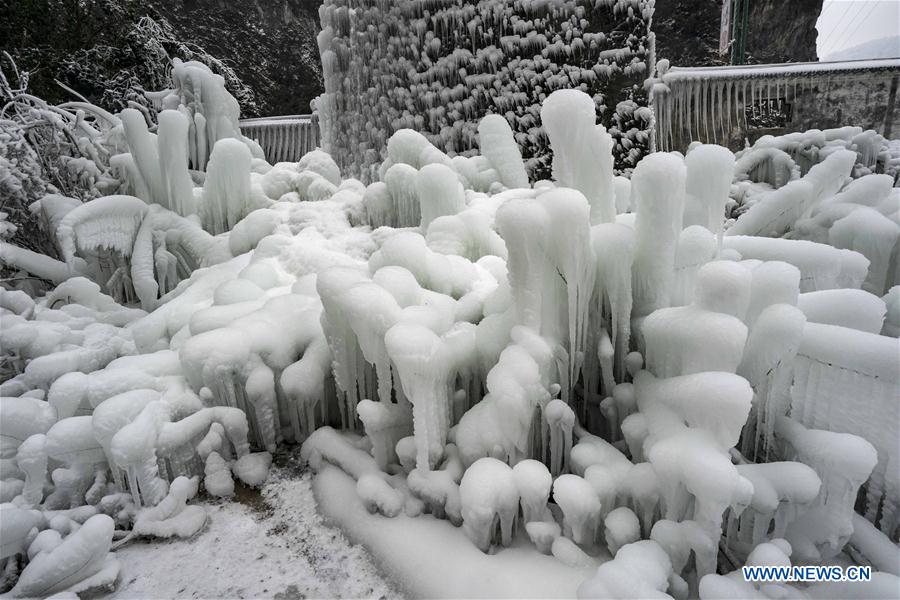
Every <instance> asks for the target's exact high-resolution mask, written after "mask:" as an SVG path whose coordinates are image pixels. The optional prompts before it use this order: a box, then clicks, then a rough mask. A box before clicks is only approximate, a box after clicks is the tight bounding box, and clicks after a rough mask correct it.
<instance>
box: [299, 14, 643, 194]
mask: <svg viewBox="0 0 900 600" xmlns="http://www.w3.org/2000/svg"><path fill="white" fill-rule="evenodd" d="M652 15H653V2H652V1H650V0H601V1H597V0H552V1H545V0H515V1H511V2H494V1H492V0H479V1H470V0H449V1H442V2H431V1H425V2H411V3H406V4H404V3H398V2H384V1H383V0H362V1H361V2H349V1H348V0H325V2H323V3H322V6H321V8H320V9H319V16H320V19H321V21H322V31H321V32H320V33H319V37H318V43H319V53H320V55H321V56H322V74H323V78H324V83H325V93H324V94H322V95H321V96H319V97H318V98H317V99H316V100H315V106H316V109H317V111H318V113H319V118H320V120H321V123H322V140H323V146H324V149H325V150H326V151H328V152H329V153H331V155H332V156H333V157H334V159H335V161H336V162H337V164H338V165H340V166H341V167H342V170H343V172H344V173H345V175H351V176H353V177H359V178H360V179H362V180H363V181H365V182H366V183H368V182H370V181H377V180H382V181H385V182H386V183H388V185H390V183H389V182H388V180H387V179H386V168H387V167H386V166H381V167H379V165H380V164H381V163H382V162H383V161H384V159H385V158H386V157H385V152H384V150H385V148H386V147H387V148H388V150H390V147H389V139H390V138H391V136H392V135H394V134H395V132H397V130H399V129H404V128H408V129H413V130H415V131H417V132H420V133H421V134H423V136H420V138H421V139H420V140H419V141H418V142H414V144H416V145H415V146H413V148H421V145H420V144H421V143H423V142H425V140H426V139H427V141H429V142H431V143H432V144H434V145H435V146H437V147H438V148H441V149H442V150H443V151H444V152H446V153H447V154H448V155H449V156H451V157H454V162H455V163H456V170H457V172H458V173H459V174H461V175H464V176H465V177H466V178H467V179H468V181H469V184H470V186H471V188H472V189H475V190H480V191H487V190H488V187H486V186H484V185H481V184H480V183H479V181H477V180H474V179H472V177H471V176H470V174H474V173H476V172H479V171H484V170H485V168H488V166H489V165H490V168H493V169H496V170H497V172H498V173H500V175H501V176H500V177H499V179H500V181H501V182H502V183H503V184H504V185H505V186H507V187H518V186H521V185H522V184H523V182H524V180H523V179H521V178H520V179H518V180H514V179H510V177H511V176H513V171H509V170H508V168H509V167H508V165H509V163H507V162H505V160H504V159H502V158H501V156H502V154H503V153H505V152H507V149H508V148H512V147H517V148H518V149H517V150H516V151H517V152H518V151H521V153H522V155H523V156H524V157H525V165H524V167H525V169H526V170H527V172H528V173H529V174H530V175H531V176H532V178H541V177H547V176H549V174H550V170H551V165H550V162H551V153H550V143H553V139H552V136H550V137H549V139H548V133H549V132H548V131H546V129H545V127H544V126H545V125H546V123H547V120H546V117H545V116H544V115H543V114H542V111H543V110H545V109H544V108H542V105H543V102H544V100H546V99H547V97H548V96H549V95H550V94H551V92H553V91H556V90H563V89H576V90H580V91H583V92H585V93H587V94H588V95H589V96H590V98H588V100H591V102H588V103H587V105H588V106H589V107H590V109H591V113H592V118H591V122H590V124H589V126H588V127H589V128H593V126H594V116H593V115H596V116H599V117H600V119H601V122H602V124H603V125H604V126H605V127H607V128H608V129H609V133H610V137H609V138H606V141H605V142H604V143H608V144H612V146H613V157H614V159H615V165H616V168H617V169H621V170H630V169H632V168H633V167H634V166H635V164H637V162H638V160H640V158H641V157H642V156H643V155H644V154H645V153H646V152H647V149H648V148H649V146H650V127H651V117H652V112H651V110H650V108H649V107H648V106H647V93H646V91H645V90H644V88H643V85H642V83H643V81H644V78H645V77H647V76H649V75H650V73H649V71H650V70H651V69H652V64H653V61H654V60H655V58H654V57H653V47H654V37H653V33H652V32H651V31H650V23H651V19H652ZM487 114H494V115H499V116H502V117H505V120H506V121H507V123H508V124H507V125H502V120H500V119H496V118H491V119H488V120H487V121H481V118H482V117H484V116H485V115H487ZM498 125H499V127H501V128H511V129H512V131H513V134H514V138H513V140H514V142H513V141H512V140H511V141H510V142H501V141H500V140H502V139H503V137H502V136H501V137H497V136H496V134H497V133H502V131H498V129H497V127H498ZM571 125H572V126H575V122H572V123H571ZM579 135H580V132H579ZM610 138H611V139H610ZM507 139H509V138H508V137H507ZM570 142H571V143H572V144H574V145H578V142H577V140H574V139H573V140H570ZM553 145H554V153H556V152H559V151H561V150H562V148H560V147H559V145H558V143H553ZM479 148H480V149H481V150H480V155H479V151H478V150H477V149H479ZM416 151H418V150H416ZM457 155H459V156H460V157H466V158H470V159H471V162H472V163H473V164H471V165H470V166H463V165H466V163H467V161H466V160H463V159H462V158H459V159H457V158H456V156H457ZM391 158H392V159H393V158H395V157H394V156H391ZM436 158H437V155H434V156H432V157H430V158H424V157H423V160H424V161H425V162H423V163H422V164H418V162H417V160H418V159H415V160H412V161H411V162H409V164H411V165H412V166H414V167H416V168H419V167H421V166H422V165H424V164H426V163H428V162H435V160H436ZM608 162H610V165H608V166H606V167H604V168H611V166H612V162H613V161H608ZM390 164H392V163H390V161H389V163H388V166H390ZM555 169H556V167H555V165H554V167H553V170H554V178H557V180H559V179H558V177H559V176H558V175H556V173H555ZM516 170H517V171H518V172H521V170H522V166H519V167H516V168H515V169H514V171H516ZM559 181H564V180H559ZM567 185H569V184H568V183H567ZM592 202H593V201H592Z"/></svg>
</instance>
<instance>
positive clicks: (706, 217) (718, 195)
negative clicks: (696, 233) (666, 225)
mask: <svg viewBox="0 0 900 600" xmlns="http://www.w3.org/2000/svg"><path fill="white" fill-rule="evenodd" d="M684 163H685V166H686V168H687V177H686V180H685V212H684V217H685V218H684V225H686V226H690V225H702V226H704V227H706V228H707V229H708V230H710V231H712V232H713V233H714V234H716V237H717V239H718V244H719V248H720V249H721V247H722V232H723V230H724V226H725V203H726V202H727V201H728V194H729V191H730V189H731V182H732V179H733V178H734V154H732V153H731V151H729V150H728V149H727V148H723V147H722V146H716V145H713V144H705V145H701V146H697V147H695V148H693V149H692V150H691V151H690V152H688V154H687V156H686V157H685V159H684Z"/></svg>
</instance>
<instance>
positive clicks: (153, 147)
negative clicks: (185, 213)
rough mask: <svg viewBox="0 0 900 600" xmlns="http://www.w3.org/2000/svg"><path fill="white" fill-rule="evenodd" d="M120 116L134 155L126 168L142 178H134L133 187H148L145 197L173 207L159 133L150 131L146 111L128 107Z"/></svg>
mask: <svg viewBox="0 0 900 600" xmlns="http://www.w3.org/2000/svg"><path fill="white" fill-rule="evenodd" d="M120 117H121V119H122V126H123V127H124V129H125V140H126V141H127V142H128V148H129V149H130V150H131V157H132V159H131V160H130V161H128V162H127V163H126V168H127V169H128V173H129V175H131V176H139V179H134V180H132V181H131V182H130V184H131V187H132V189H133V190H134V191H135V192H140V191H144V190H146V192H147V193H148V194H149V196H148V197H146V198H141V200H143V201H145V202H147V203H153V204H161V205H162V206H165V207H166V208H169V197H168V194H167V193H166V191H167V190H166V186H165V184H164V182H163V177H162V171H161V169H160V161H159V142H158V140H157V136H156V134H154V133H150V131H149V130H148V129H147V121H146V119H145V118H144V115H143V114H142V113H141V112H140V111H139V110H137V109H134V108H126V109H125V110H123V111H122V113H121V114H120ZM132 166H133V167H135V168H134V170H132V169H131V167H132Z"/></svg>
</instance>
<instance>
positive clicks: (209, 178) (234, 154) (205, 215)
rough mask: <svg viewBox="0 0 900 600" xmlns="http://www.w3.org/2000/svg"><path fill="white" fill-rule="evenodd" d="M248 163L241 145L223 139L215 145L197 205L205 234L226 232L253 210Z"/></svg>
mask: <svg viewBox="0 0 900 600" xmlns="http://www.w3.org/2000/svg"><path fill="white" fill-rule="evenodd" d="M251 159H252V156H251V154H250V150H248V149H247V146H246V145H244V144H243V143H242V142H239V141H237V140H233V139H224V140H221V141H220V142H218V143H216V145H215V147H214V148H213V150H212V154H211V156H210V159H209V170H208V172H207V174H206V181H205V182H204V184H203V200H202V202H201V204H200V219H201V221H202V222H203V228H204V229H205V230H206V231H208V232H210V233H212V234H219V233H222V232H225V231H229V230H231V229H232V228H233V227H234V226H235V225H236V224H237V222H238V221H240V220H241V219H243V218H244V217H246V216H247V215H248V214H249V213H250V212H251V211H252V210H253V209H254V208H256V205H255V204H256V203H255V201H254V198H253V195H252V194H253V192H252V190H251V187H250V162H251Z"/></svg>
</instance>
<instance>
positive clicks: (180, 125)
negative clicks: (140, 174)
mask: <svg viewBox="0 0 900 600" xmlns="http://www.w3.org/2000/svg"><path fill="white" fill-rule="evenodd" d="M158 118H159V128H158V133H157V135H158V154H159V169H160V183H161V188H162V190H163V191H164V194H165V196H166V203H165V204H164V206H165V207H166V208H168V209H170V210H172V211H174V212H176V213H178V214H179V215H181V216H182V217H186V216H188V215H192V214H195V213H196V212H197V208H196V206H195V200H194V185H193V182H192V181H191V176H190V173H188V149H187V139H188V128H189V124H188V119H187V117H185V116H184V114H182V113H180V112H178V111H175V110H164V111H162V112H161V113H159V117H158Z"/></svg>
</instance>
